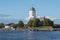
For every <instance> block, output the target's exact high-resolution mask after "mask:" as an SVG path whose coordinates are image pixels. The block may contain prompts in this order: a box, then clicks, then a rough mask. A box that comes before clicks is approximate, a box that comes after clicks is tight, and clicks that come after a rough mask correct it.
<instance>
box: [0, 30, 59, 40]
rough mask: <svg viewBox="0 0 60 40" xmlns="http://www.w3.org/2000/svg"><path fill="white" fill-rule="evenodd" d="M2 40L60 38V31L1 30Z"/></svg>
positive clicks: (0, 39) (0, 36) (0, 38)
mask: <svg viewBox="0 0 60 40" xmlns="http://www.w3.org/2000/svg"><path fill="white" fill-rule="evenodd" d="M0 40H60V32H59V31H31V32H28V31H0Z"/></svg>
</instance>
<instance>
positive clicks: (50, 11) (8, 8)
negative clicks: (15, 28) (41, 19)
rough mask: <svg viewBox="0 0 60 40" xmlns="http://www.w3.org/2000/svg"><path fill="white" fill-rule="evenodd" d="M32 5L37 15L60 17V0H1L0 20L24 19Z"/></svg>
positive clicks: (8, 21)
mask: <svg viewBox="0 0 60 40" xmlns="http://www.w3.org/2000/svg"><path fill="white" fill-rule="evenodd" d="M32 6H33V7H34V8H35V9H36V16H49V17H51V18H55V19H59V18H60V0H0V22H5V23H6V22H7V23H10V22H12V21H14V22H17V21H18V20H23V19H25V18H27V17H28V16H29V10H30V8H31V7H32Z"/></svg>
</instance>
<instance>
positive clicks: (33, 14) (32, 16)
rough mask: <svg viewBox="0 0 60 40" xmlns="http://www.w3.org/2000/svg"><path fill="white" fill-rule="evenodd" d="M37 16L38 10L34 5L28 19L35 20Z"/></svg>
mask: <svg viewBox="0 0 60 40" xmlns="http://www.w3.org/2000/svg"><path fill="white" fill-rule="evenodd" d="M35 18H36V10H35V8H34V7H32V8H31V9H30V11H29V17H28V18H27V20H33V19H35Z"/></svg>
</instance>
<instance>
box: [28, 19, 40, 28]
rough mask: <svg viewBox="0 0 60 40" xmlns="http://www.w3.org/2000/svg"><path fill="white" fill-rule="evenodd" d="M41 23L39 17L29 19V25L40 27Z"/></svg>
mask: <svg viewBox="0 0 60 40" xmlns="http://www.w3.org/2000/svg"><path fill="white" fill-rule="evenodd" d="M40 25H41V22H40V20H39V19H34V20H29V21H28V26H30V27H39V26H40Z"/></svg>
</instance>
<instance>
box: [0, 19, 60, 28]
mask: <svg viewBox="0 0 60 40" xmlns="http://www.w3.org/2000/svg"><path fill="white" fill-rule="evenodd" d="M6 25H8V26H12V27H14V28H26V27H41V26H42V27H43V26H52V27H53V28H60V25H57V24H55V25H54V22H53V21H52V20H50V19H46V18H44V20H40V19H38V18H37V19H34V20H29V21H28V22H27V24H24V23H23V21H21V20H20V21H19V22H18V23H16V24H15V23H10V24H4V23H0V28H4V27H5V26H6Z"/></svg>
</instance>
